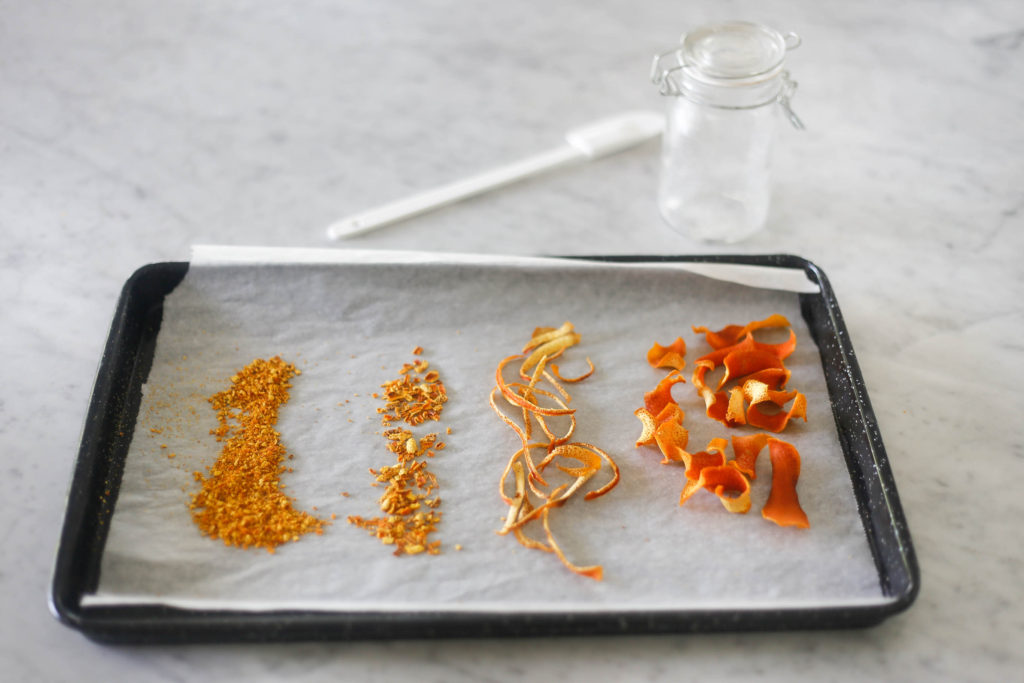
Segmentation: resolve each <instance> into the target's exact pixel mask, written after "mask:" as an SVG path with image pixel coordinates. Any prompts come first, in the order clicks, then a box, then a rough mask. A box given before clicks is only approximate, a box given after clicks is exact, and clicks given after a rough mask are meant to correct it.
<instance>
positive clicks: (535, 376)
mask: <svg viewBox="0 0 1024 683" xmlns="http://www.w3.org/2000/svg"><path fill="white" fill-rule="evenodd" d="M579 340H580V336H579V335H578V334H577V333H576V332H575V331H574V329H573V327H572V324H571V323H565V324H564V325H562V326H561V327H559V328H557V329H556V328H549V327H538V328H536V329H535V330H534V332H533V335H532V337H531V339H530V341H529V342H528V343H527V344H526V346H525V347H524V348H523V351H522V353H520V354H517V355H513V356H509V357H507V358H505V359H503V360H502V361H500V362H499V364H498V367H497V369H496V371H495V386H494V388H493V389H492V391H491V393H490V397H489V400H490V404H491V407H492V409H494V411H495V413H496V414H497V415H498V416H499V418H500V419H501V420H502V421H503V422H505V423H506V424H508V425H509V426H510V427H511V428H512V429H513V431H514V432H515V433H516V435H517V436H518V437H519V440H520V442H521V448H520V449H519V450H517V451H516V452H515V453H513V454H512V456H511V457H510V458H509V460H508V462H507V464H506V466H505V470H504V472H503V473H502V476H501V480H500V481H499V493H500V495H501V498H502V499H503V500H504V501H505V503H506V505H508V506H509V509H508V513H507V515H506V518H505V523H504V525H503V526H502V528H501V529H500V530H499V531H498V532H497V533H499V534H501V535H506V534H511V535H514V536H515V538H516V539H517V540H518V541H519V543H520V544H522V545H523V546H524V547H527V548H531V549H536V550H542V551H544V552H551V553H555V554H557V555H558V557H559V559H560V560H561V561H562V563H563V564H565V566H566V567H568V568H569V569H571V570H572V571H574V572H576V573H578V574H581V575H583V576H589V577H590V578H595V579H598V580H600V579H601V578H602V574H603V570H602V569H601V567H599V566H595V567H580V566H576V565H574V564H572V563H571V562H569V561H568V559H567V558H566V556H565V554H564V553H563V552H562V550H561V548H560V547H559V545H558V543H557V542H556V540H555V538H554V536H553V534H552V533H551V528H550V524H549V518H550V515H551V511H552V510H554V509H556V508H559V507H561V506H563V505H564V504H565V503H566V502H567V501H568V500H569V499H570V498H571V497H572V496H573V495H575V494H576V493H577V492H579V491H580V490H581V489H583V487H584V486H585V485H587V484H589V483H591V482H592V481H593V480H594V479H595V478H597V477H598V476H600V474H601V472H602V471H603V469H604V465H605V464H606V463H607V465H608V468H609V469H610V470H611V476H610V477H609V478H608V480H607V481H606V482H605V483H603V485H600V487H599V488H595V489H594V490H590V491H587V492H586V493H585V494H584V495H583V497H584V499H585V500H592V499H593V498H596V497H598V496H601V495H604V494H605V493H607V492H608V491H611V490H612V489H613V488H614V487H615V486H616V485H617V484H618V483H619V480H620V476H621V475H620V472H619V469H618V467H617V466H616V464H615V461H614V460H613V459H612V458H611V456H609V455H608V454H607V453H606V452H604V451H603V450H601V449H600V448H597V447H596V446H594V445H593V444H588V443H583V442H569V439H570V438H571V436H572V434H573V433H574V431H575V429H576V424H577V422H576V411H575V409H572V408H569V406H568V404H569V402H570V401H572V396H571V395H570V393H569V391H568V390H567V389H566V387H565V386H563V384H566V385H567V384H571V383H574V382H579V381H582V380H583V379H586V378H587V377H589V376H591V375H592V374H593V372H594V364H593V362H591V360H590V359H589V358H587V359H586V360H587V366H588V367H587V370H586V372H584V373H583V374H581V375H579V376H577V377H563V376H562V375H561V374H560V372H559V370H558V366H557V365H555V364H554V363H552V361H553V360H554V359H556V358H559V357H561V356H562V354H563V353H564V352H565V350H566V349H568V348H570V347H572V346H574V345H575V344H577V343H579ZM512 363H518V365H519V378H520V379H521V380H522V381H507V380H506V378H505V372H506V369H507V367H508V366H509V365H510V364H512ZM499 395H500V396H501V397H502V398H503V399H504V401H505V402H506V403H508V404H510V405H511V406H512V407H513V410H512V411H508V412H506V411H507V409H506V410H502V408H501V407H499V405H498V396H499ZM517 412H518V413H519V415H518V417H519V418H520V420H516V419H515V413H517ZM560 419H564V420H565V422H562V421H561V420H560ZM652 419H653V416H652ZM534 421H536V422H537V424H538V425H539V426H540V431H541V432H543V435H544V437H546V441H536V442H534V441H532V439H533V433H534V426H533V423H534ZM562 424H565V425H566V429H565V430H564V433H563V432H562V430H561V425H562ZM538 451H542V452H543V453H544V455H543V457H540V458H539V459H535V456H534V454H535V453H537V452H538ZM548 467H551V470H547V468H548ZM554 470H557V472H554ZM542 473H544V474H555V476H556V477H558V478H564V476H567V477H569V478H570V481H569V483H562V484H560V485H557V486H554V488H552V486H550V485H549V484H548V483H547V482H546V481H545V480H544V478H543V477H542ZM563 475H564V476H563ZM510 479H511V481H512V482H513V484H514V492H513V493H512V494H510V493H509V491H508V489H509V482H510ZM536 520H542V522H543V526H544V531H545V534H546V537H547V542H546V543H545V542H543V541H541V540H538V539H535V538H531V537H530V536H528V535H527V534H526V532H525V530H524V529H525V527H526V526H527V525H528V524H530V523H531V522H533V521H536Z"/></svg>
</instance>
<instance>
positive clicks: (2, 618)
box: [0, 0, 1024, 681]
mask: <svg viewBox="0 0 1024 683" xmlns="http://www.w3.org/2000/svg"><path fill="white" fill-rule="evenodd" d="M0 17H2V18H0V234H2V235H3V246H2V249H0V255H2V259H0V263H2V266H0V291H2V292H3V299H2V301H0V350H2V353H3V358H4V361H5V362H4V364H3V370H2V371H0V373H2V374H0V380H2V387H3V389H2V390H0V453H2V457H3V476H2V477H0V539H2V541H3V544H2V545H3V554H2V559H0V671H4V672H5V673H4V674H3V677H4V679H5V680H12V681H13V680H17V681H22V680H53V681H57V680H81V679H83V678H84V679H86V680H100V679H103V680H108V679H118V680H136V681H164V680H166V681H170V680H196V679H227V678H231V679H235V678H242V677H244V678H247V679H250V680H259V679H269V678H280V677H285V676H287V677H293V678H299V679H305V680H389V679H394V680H398V679H401V680H419V681H433V680H437V681H461V680H466V681H470V680H473V681H476V680H514V679H520V678H526V677H530V678H533V679H535V680H549V679H552V678H556V677H557V678H561V679H564V680H652V681H655V680H676V679H678V678H680V677H683V678H698V677H708V678H712V679H716V680H741V679H742V680H757V681H770V680H788V679H793V678H804V679H811V680H861V679H864V678H871V679H889V680H910V679H917V680H920V679H932V680H1004V679H1012V678H1016V677H1018V676H1019V675H1020V671H1021V668H1022V666H1024V656H1022V655H1021V654H1020V651H1019V644H1020V642H1022V641H1024V607H1022V606H1021V600H1020V598H1021V589H1020V587H1019V576H1020V574H1021V572H1022V570H1024V543H1022V540H1024V539H1022V534H1021V531H1020V529H1021V524H1020V520H1021V518H1022V514H1024V503H1022V500H1024V496H1022V495H1021V490H1022V484H1021V482H1022V481H1024V432H1022V427H1021V424H1022V421H1021V417H1020V416H1021V414H1022V413H1024V399H1022V394H1021V391H1020V387H1021V386H1024V352H1022V346H1021V339H1022V338H1024V304H1022V303H1021V302H1022V301H1024V275H1022V273H1024V268H1022V267H1021V259H1022V257H1024V213H1022V207H1024V126H1022V123H1021V122H1022V120H1024V94H1022V93H1021V89H1020V83H1021V82H1024V6H1022V5H1021V4H1020V3H1018V2H1015V1H1013V0H1006V1H999V0H980V1H977V2H968V1H966V0H965V1H963V2H952V1H949V2H938V1H935V2H924V1H908V2H898V3H894V2H863V3H840V2H829V3H821V2H817V1H816V0H795V1H791V2H782V1H781V0H779V1H772V2H757V1H754V0H750V1H747V2H743V1H733V2H712V1H711V0H693V1H691V2H688V3H677V2H662V1H657V2H643V3H638V2H633V1H628V2H627V1H621V0H614V1H612V2H605V3H587V2H582V1H566V2H539V1H537V2H519V1H515V2H506V3H459V2H450V1H444V0H435V1H431V2H416V3H414V2H386V3H385V2H376V3H375V2H327V1H326V0H321V1H312V0H310V1H307V2H295V3H260V2H246V1H237V2H204V1H200V0H182V1H180V2H172V3H167V2H152V1H145V2H128V1H127V0H93V1H92V2H79V3H74V2H54V1H52V0H38V1H34V2H27V1H19V0H0ZM721 18H747V19H753V20H760V21H765V22H768V23H771V24H774V25H776V26H778V27H780V28H783V29H787V30H794V31H797V32H799V33H800V34H802V36H803V37H804V45H803V46H802V47H801V48H800V49H799V51H797V52H795V53H793V55H792V56H791V70H792V73H793V75H794V77H795V78H796V79H797V80H798V81H799V82H800V91H799V94H798V96H797V98H796V100H795V103H794V104H795V106H796V107H797V110H798V112H799V113H800V115H801V116H802V117H803V119H804V120H805V122H806V123H807V125H808V130H807V131H806V132H805V133H802V134H797V133H795V132H793V131H787V132H786V133H785V134H784V146H783V149H782V153H781V154H780V157H779V164H778V175H777V177H778V181H779V183H778V185H779V187H778V191H777V193H776V200H775V206H774V209H773V212H772V216H771V219H770V224H769V228H768V230H767V231H765V232H764V233H762V234H760V235H758V236H757V237H756V238H754V239H752V240H750V241H749V242H746V243H744V244H742V245H741V246H739V247H734V248H730V249H728V250H723V249H715V248H710V247H707V246H702V245H697V244H693V243H690V242H688V241H686V240H685V239H683V238H682V237H677V236H676V235H675V234H674V233H671V232H670V231H669V230H668V229H667V228H666V227H665V226H664V225H663V224H662V223H661V222H660V220H659V218H658V216H657V214H656V211H655V208H654V201H653V190H654V181H655V178H656V175H657V152H658V149H657V145H647V146H645V147H642V148H638V149H636V150H633V151H631V152H628V153H625V154H623V155H621V156H618V157H616V158H614V159H609V160H606V161H602V162H599V163H595V164H592V165H589V166H584V167H579V168H576V169H573V170H568V171H564V172H560V173H558V174H555V175H552V176H549V177H547V178H544V179H538V180H535V181H531V182H528V183H525V184H523V185H520V186H517V187H515V188H510V189H507V190H505V191H503V192H501V193H498V194H494V195H490V196H486V197H482V198H479V199H476V200H473V201H470V202H467V203H465V204H461V205H459V206H455V207H452V208H449V209H446V210H444V211H441V212H438V213H435V214H433V215H430V216H425V217H422V218H419V219H416V220H414V221H410V222H408V223H405V224H402V225H398V226H395V227H393V228H390V229H385V230H381V231H379V232H377V233H374V234H372V235H367V236H364V237H362V238H359V239H356V240H352V242H351V245H353V246H360V247H373V248H413V249H433V250H447V251H479V252H505V253H516V254H533V253H596V252H605V253H643V252H651V251H665V252H670V253H692V252H709V251H730V252H743V253H763V252H791V253H796V254H800V255H802V256H805V257H807V258H809V259H811V260H812V261H815V262H817V263H818V264H819V265H820V266H821V267H822V268H823V269H824V270H825V271H826V273H827V274H828V275H829V277H830V279H831V281H832V283H833V286H834V287H835V290H836V292H837V295H838V297H839V301H840V304H841V306H842V309H843V312H844V314H845V317H846V321H847V324H848V326H849V329H850V332H851V336H852V338H853V342H854V345H855V347H856V349H857V351H858V355H859V359H860V363H861V366H862V370H863V372H864V375H865V378H866V381H867V385H868V389H869V392H870V394H871V398H872V400H873V404H874V408H875V410H876V412H877V415H878V420H879V423H880V427H881V431H882V435H883V438H884V440H885V443H886V447H887V449H888V452H889V455H890V458H891V461H892V466H893V469H894V471H895V475H896V479H897V483H898V486H899V490H900V494H901V497H902V502H903V505H904V508H905V511H906V513H907V516H908V518H909V522H910V528H911V532H912V535H913V540H914V543H915V545H916V550H917V554H918V559H919V561H920V564H921V571H922V589H921V593H920V596H919V597H918V600H917V602H916V603H915V604H914V606H913V607H912V608H911V609H910V610H909V611H908V612H906V613H904V614H901V615H899V616H896V617H894V618H892V619H890V620H888V621H887V622H885V623H884V624H883V625H881V626H879V627H876V628H872V629H868V630H861V631H853V632H826V633H767V634H748V635H716V636H659V637H633V638H603V639H563V640H554V641H542V640H526V641H511V642H505V641H486V640H485V641H458V642H411V643H409V642H406V643H352V644H300V645H270V646H259V647H237V646H232V647H167V648H157V647H147V648H130V649H119V648H111V647H103V646H99V645H96V644H93V643H91V642H90V641H88V640H86V639H85V638H83V637H82V636H81V635H80V634H78V633H76V632H74V631H72V630H70V629H68V628H66V627H64V626H62V625H60V624H58V623H57V622H56V621H55V620H54V619H53V618H52V617H51V616H50V614H49V613H48V612H47V608H46V594H47V590H48V584H49V580H50V572H51V568H52V562H53V556H54V550H55V546H56V542H57V537H58V532H59V529H60V524H61V520H62V514H63V501H64V495H65V491H66V486H67V483H68V480H69V477H70V473H71V469H72V465H73V461H74V456H75V453H76V450H77V446H78V440H79V437H80V433H81V428H82V421H83V417H84V414H85V410H86V406H87V402H88V399H89V395H90V391H91V388H92V383H93V380H94V377H95V371H96V367H97V363H98V359H99V357H100V352H101V349H102V347H103V344H104V341H105V338H106V334H107V326H108V324H109V321H110V316H111V314H112V312H113V308H114V304H115V302H116V299H117V296H118V293H119V290H120V287H121V285H122V283H123V282H124V280H125V279H126V278H127V277H128V276H129V275H130V274H131V273H132V271H133V270H134V269H135V268H137V267H138V266H140V265H142V264H145V263H148V262H153V261H161V260H183V259H185V258H187V255H188V251H187V250H188V246H189V245H190V244H193V243H227V244H269V245H292V246H323V245H324V244H325V242H324V240H323V239H322V228H323V226H324V225H326V224H327V223H328V222H330V221H331V220H333V219H335V218H337V217H339V216H341V215H344V214H347V213H349V212H353V211H356V210H359V209H363V208H367V207H369V206H370V205H372V204H375V203H377V202H380V201H384V200H388V199H392V198H396V197H400V196H403V195H405V194H407V193H409V192H412V191H414V190H418V189H421V188H423V187H426V186H429V185H433V184H435V183H437V182H441V181H446V180H451V179H455V178H458V177H461V176H463V175H465V174H467V173H469V172H472V171H476V170H481V169H484V168H487V167H489V166H490V165H493V164H496V163H499V162H503V161H507V160H510V159H514V158H517V157H519V156H522V155H525V154H527V153H530V152H533V151H537V150H540V149H543V148H545V147H547V146H549V145H551V144H553V143H554V142H556V141H557V140H558V139H559V136H560V134H561V131H562V130H563V129H565V128H566V127H569V126H571V125H575V124H579V123H583V122H586V121H588V120H590V119H593V118H597V117H599V116H602V115H606V114H610V113H615V112H617V111H619V110H622V109H628V108H637V107H659V106H661V102H660V101H659V99H658V97H657V96H656V95H655V93H654V91H653V88H652V87H651V86H649V84H648V83H647V82H646V76H647V73H646V72H647V68H648V61H649V58H650V56H651V55H652V54H653V53H654V52H656V51H658V50H659V49H661V48H664V47H666V46H668V45H670V44H671V43H672V42H673V41H674V40H675V39H676V37H677V35H678V33H679V32H681V31H682V30H684V29H685V28H688V27H692V26H694V25H697V24H700V23H703V22H704V21H707V20H710V19H721Z"/></svg>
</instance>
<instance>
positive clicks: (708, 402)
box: [691, 360, 746, 427]
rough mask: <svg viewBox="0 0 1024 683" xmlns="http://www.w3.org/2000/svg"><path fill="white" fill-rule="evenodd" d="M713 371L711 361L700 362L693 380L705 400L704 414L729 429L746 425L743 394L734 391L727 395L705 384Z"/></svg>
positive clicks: (696, 365) (697, 364) (694, 371)
mask: <svg viewBox="0 0 1024 683" xmlns="http://www.w3.org/2000/svg"><path fill="white" fill-rule="evenodd" d="M713 369H714V365H713V364H712V363H711V361H707V360H699V361H697V363H696V364H695V367H694V370H693V377H692V378H691V379H692V381H693V386H694V387H695V388H696V389H697V392H698V393H699V394H700V396H701V398H703V399H704V413H705V414H706V415H707V416H708V417H710V418H711V419H712V420H717V421H718V422H721V423H722V424H724V425H725V426H727V427H735V426H737V425H742V424H746V417H745V415H744V411H743V394H742V392H736V391H732V392H730V393H728V394H727V393H726V392H724V391H715V390H713V389H711V388H710V387H709V386H708V385H707V384H706V383H705V382H704V376H705V374H706V373H707V371H708V370H713Z"/></svg>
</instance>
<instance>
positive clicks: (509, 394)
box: [494, 355, 576, 417]
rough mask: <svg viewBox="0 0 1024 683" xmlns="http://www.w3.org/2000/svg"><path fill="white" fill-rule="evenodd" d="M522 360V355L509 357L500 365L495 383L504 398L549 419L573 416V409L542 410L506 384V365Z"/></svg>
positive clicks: (495, 375) (495, 374) (495, 376)
mask: <svg viewBox="0 0 1024 683" xmlns="http://www.w3.org/2000/svg"><path fill="white" fill-rule="evenodd" d="M542 357H543V356H542ZM520 358H522V355H516V356H509V357H507V358H504V359H502V361H501V362H500V363H498V369H497V370H496V371H495V373H494V381H495V384H496V385H497V387H498V390H499V391H501V395H502V396H504V397H505V398H506V399H507V400H508V401H509V402H510V403H514V404H516V405H517V406H520V407H522V408H526V409H527V410H529V411H530V412H532V413H536V414H538V415H546V416H548V417H551V416H555V415H571V414H572V413H574V412H576V411H575V410H574V409H571V408H542V407H541V406H539V405H537V404H536V403H533V402H531V401H528V400H526V399H525V398H523V397H522V396H520V395H519V394H518V393H516V392H515V391H513V390H512V388H511V386H510V385H509V384H508V383H506V382H505V378H504V377H503V376H502V374H503V371H504V369H505V366H506V365H508V364H509V363H511V362H512V361H515V360H518V359H520Z"/></svg>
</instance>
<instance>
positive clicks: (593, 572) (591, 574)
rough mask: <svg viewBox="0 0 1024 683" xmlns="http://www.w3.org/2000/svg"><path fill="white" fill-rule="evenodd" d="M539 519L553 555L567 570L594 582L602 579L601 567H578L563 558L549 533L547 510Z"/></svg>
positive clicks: (602, 571) (602, 570)
mask: <svg viewBox="0 0 1024 683" xmlns="http://www.w3.org/2000/svg"><path fill="white" fill-rule="evenodd" d="M541 519H542V521H543V523H544V533H546V534H547V537H548V543H549V544H551V548H552V550H554V552H555V554H556V555H557V556H558V559H559V560H561V561H562V564H564V565H565V566H566V568H567V569H569V570H570V571H572V572H574V573H576V574H579V575H580V576H586V577H587V578H590V579H594V580H595V581H600V580H602V579H603V578H604V569H602V567H601V565H592V566H590V567H580V566H579V565H575V564H573V563H572V562H570V561H569V558H567V557H566V556H565V553H564V552H562V549H561V548H560V547H559V546H558V544H557V543H556V542H555V537H554V535H552V533H551V526H550V525H549V524H548V511H547V510H544V514H543V515H542V517H541Z"/></svg>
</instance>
